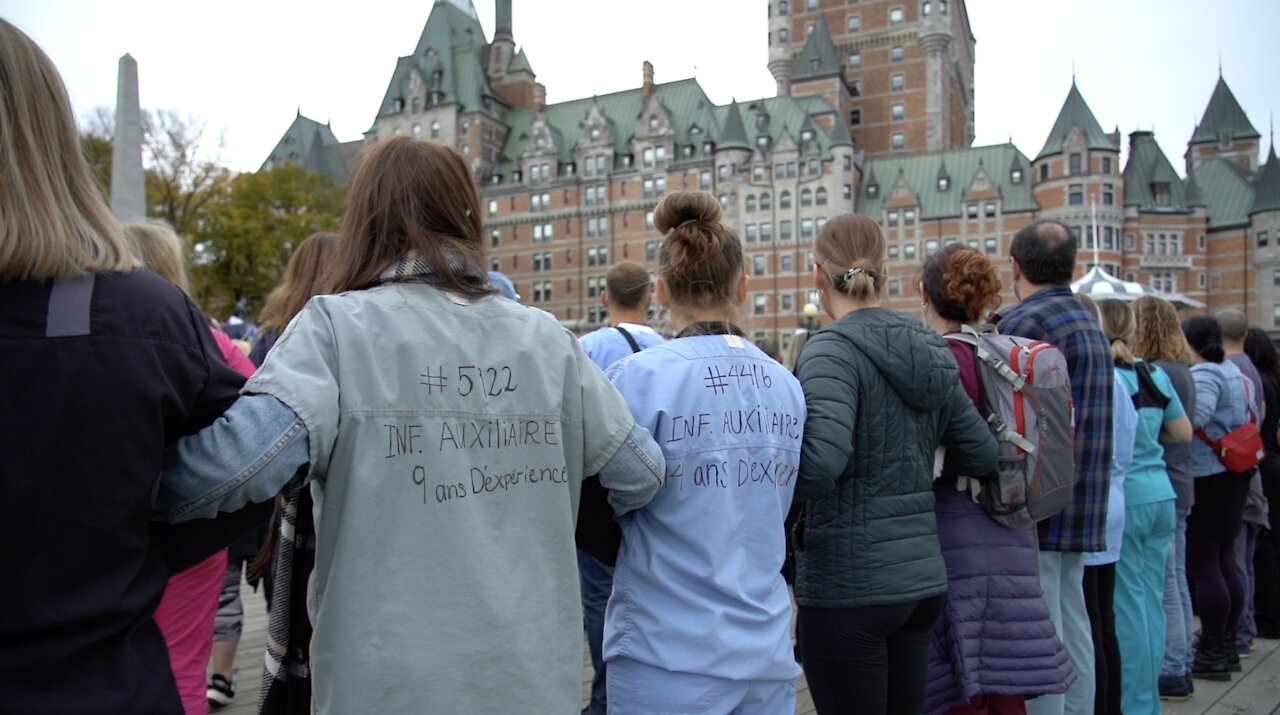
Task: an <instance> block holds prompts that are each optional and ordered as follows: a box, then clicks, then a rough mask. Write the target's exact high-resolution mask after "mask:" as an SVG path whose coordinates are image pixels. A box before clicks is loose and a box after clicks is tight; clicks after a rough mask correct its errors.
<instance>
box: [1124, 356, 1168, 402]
mask: <svg viewBox="0 0 1280 715" xmlns="http://www.w3.org/2000/svg"><path fill="white" fill-rule="evenodd" d="M1120 367H1121V368H1122V369H1123V368H1126V367H1128V366H1126V365H1122V366H1120ZM1133 370H1134V371H1135V372H1137V373H1138V391H1137V392H1135V393H1133V407H1134V409H1137V410H1141V409H1144V408H1148V407H1154V408H1156V409H1159V410H1163V409H1164V408H1166V407H1168V406H1169V403H1170V402H1172V400H1171V399H1170V398H1169V396H1168V395H1166V394H1164V393H1163V392H1161V391H1160V387H1159V386H1158V385H1156V381H1155V380H1154V379H1152V377H1151V366H1150V365H1148V364H1147V363H1146V362H1145V361H1143V360H1139V361H1137V362H1136V363H1134V364H1133Z"/></svg>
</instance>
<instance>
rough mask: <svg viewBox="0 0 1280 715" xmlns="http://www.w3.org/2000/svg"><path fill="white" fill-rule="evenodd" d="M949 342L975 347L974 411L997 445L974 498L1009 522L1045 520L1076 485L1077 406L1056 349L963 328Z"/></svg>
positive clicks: (1067, 499) (998, 518) (1059, 508)
mask: <svg viewBox="0 0 1280 715" xmlns="http://www.w3.org/2000/svg"><path fill="white" fill-rule="evenodd" d="M961 330H962V332H960V333H952V334H950V335H947V336H946V337H947V339H949V340H955V341H957V342H962V343H965V344H967V345H972V346H973V347H974V354H975V355H976V356H977V358H978V360H977V367H978V385H979V394H980V396H981V404H980V406H979V412H980V413H981V414H982V415H983V417H985V418H986V419H987V424H988V425H989V426H990V427H991V432H992V434H994V435H995V438H996V443H997V445H998V446H999V449H1000V457H999V462H998V464H999V466H998V469H997V472H996V473H995V474H993V475H990V476H989V477H988V478H986V479H984V480H983V482H982V492H981V494H980V495H979V501H980V502H981V504H982V506H983V508H984V509H985V510H986V512H987V514H988V515H989V516H990V517H991V518H992V519H995V520H996V521H998V522H1000V523H1001V524H1004V525H1005V526H1008V527H1018V526H1026V525H1028V524H1031V523H1034V522H1037V521H1041V520H1043V519H1047V518H1049V517H1051V516H1053V515H1054V514H1057V513H1058V512H1060V511H1062V509H1063V508H1065V507H1066V506H1067V505H1068V504H1070V503H1071V499H1072V496H1073V493H1074V491H1075V483H1076V460H1075V408H1074V406H1073V404H1072V400H1071V380H1070V376H1069V373H1068V371H1067V359H1066V357H1065V356H1063V354H1062V351H1061V350H1059V349H1058V348H1056V347H1054V346H1053V345H1050V344H1049V343H1046V342H1043V341H1040V340H1028V339H1027V338H1019V337H1015V336H1012V335H1001V334H999V333H997V332H996V331H995V328H994V327H992V326H990V325H979V326H976V327H971V326H968V325H965V326H962V328H961Z"/></svg>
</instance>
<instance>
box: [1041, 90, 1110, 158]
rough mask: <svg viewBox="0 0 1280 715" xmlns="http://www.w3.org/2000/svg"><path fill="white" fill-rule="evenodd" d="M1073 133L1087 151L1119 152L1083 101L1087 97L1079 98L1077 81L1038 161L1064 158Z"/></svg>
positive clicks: (1068, 93) (1050, 131)
mask: <svg viewBox="0 0 1280 715" xmlns="http://www.w3.org/2000/svg"><path fill="white" fill-rule="evenodd" d="M1073 130H1074V131H1077V132H1079V137H1080V139H1081V140H1082V141H1083V147H1084V148H1087V149H1103V150H1106V151H1118V150H1119V148H1118V147H1117V146H1116V142H1115V141H1113V140H1112V138H1111V136H1109V135H1108V134H1107V133H1106V132H1105V131H1104V130H1103V129H1102V125H1101V124H1099V123H1098V119H1097V117H1095V116H1093V110H1091V109H1089V104H1088V103H1087V102H1085V101H1084V96H1083V95H1081V94H1080V89H1079V88H1078V87H1076V81H1075V80H1074V79H1072V80H1071V90H1070V91H1068V92H1067V99H1066V101H1064V102H1063V103H1062V109H1061V110H1060V111H1059V112H1058V119H1057V120H1056V121H1054V123H1053V129H1050V130H1049V136H1048V138H1046V139H1045V142H1044V147H1043V148H1042V149H1040V153H1039V154H1036V161H1040V160H1041V159H1043V158H1045V157H1047V156H1053V155H1055V154H1061V153H1062V152H1063V147H1064V146H1065V144H1066V143H1067V140H1068V137H1070V136H1071V134H1072V131H1073Z"/></svg>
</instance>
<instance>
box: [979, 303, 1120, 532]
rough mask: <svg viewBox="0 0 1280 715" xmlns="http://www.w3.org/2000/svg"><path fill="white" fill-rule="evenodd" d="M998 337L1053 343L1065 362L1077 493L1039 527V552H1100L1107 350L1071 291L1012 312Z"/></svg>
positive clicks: (1108, 446) (1107, 439)
mask: <svg viewBox="0 0 1280 715" xmlns="http://www.w3.org/2000/svg"><path fill="white" fill-rule="evenodd" d="M1000 332H1001V333H1004V334H1006V335H1019V336H1022V337H1024V338H1030V339H1032V340H1044V341H1046V342H1050V343H1053V344H1054V345H1056V346H1058V348H1059V349H1061V350H1062V352H1063V354H1065V355H1066V358H1067V369H1068V371H1070V373H1071V396H1072V398H1073V399H1074V400H1075V408H1076V444H1075V447H1076V489H1075V498H1074V499H1073V500H1072V502H1071V504H1070V505H1069V506H1067V508H1066V509H1063V510H1062V511H1061V512H1060V513H1058V514H1056V515H1054V516H1053V517H1051V518H1049V519H1045V520H1044V521H1042V522H1040V524H1039V531H1040V549H1041V550H1043V551H1103V550H1105V549H1106V547H1107V544H1106V539H1107V496H1108V493H1109V489H1110V486H1111V451H1112V434H1111V409H1112V405H1111V396H1112V387H1113V377H1112V358H1111V344H1110V343H1109V342H1108V341H1107V337H1106V335H1104V334H1103V332H1102V330H1101V329H1100V328H1099V326H1098V322H1097V321H1096V320H1094V319H1093V315H1091V314H1090V313H1089V311H1088V310H1087V309H1086V308H1085V307H1084V304H1082V303H1081V302H1080V301H1079V300H1077V299H1076V297H1075V295H1073V294H1072V293H1071V289H1069V288H1067V287H1066V286H1053V287H1050V288H1046V289H1044V290H1042V291H1040V292H1039V293H1036V294H1035V295H1033V296H1031V297H1030V298H1027V299H1026V300H1024V301H1022V302H1021V303H1019V304H1017V305H1015V306H1014V307H1012V308H1010V309H1009V310H1008V312H1007V313H1005V315H1004V317H1003V318H1002V319H1001V320H1000Z"/></svg>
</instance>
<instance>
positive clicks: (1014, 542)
mask: <svg viewBox="0 0 1280 715" xmlns="http://www.w3.org/2000/svg"><path fill="white" fill-rule="evenodd" d="M933 491H934V497H935V499H936V502H937V506H936V508H935V513H936V514H937V518H938V541H939V542H940V543H941V545H942V557H943V560H944V561H945V562H946V564H947V584H948V588H949V590H948V592H947V607H946V610H945V611H944V612H943V614H942V618H941V619H940V620H939V621H938V627H937V629H935V630H934V634H933V639H932V641H931V642H930V644H929V687H928V691H927V693H926V695H925V712H926V713H930V714H931V715H932V714H934V713H942V712H946V711H947V710H948V709H949V708H951V707H954V706H956V705H963V704H966V703H968V702H969V700H970V699H972V698H973V696H975V695H979V694H983V693H985V694H989V695H996V694H999V695H1046V694H1058V693H1064V692H1066V690H1067V688H1068V687H1069V686H1070V685H1071V683H1073V682H1074V681H1075V679H1076V676H1075V672H1074V671H1073V670H1072V668H1071V662H1070V661H1069V660H1068V658H1067V653H1066V651H1065V650H1063V647H1062V642H1061V641H1060V640H1058V636H1057V635H1056V633H1055V632H1054V628H1053V622H1052V621H1050V620H1049V607H1048V605H1046V604H1045V600H1044V595H1043V593H1042V592H1041V590H1040V577H1039V557H1038V553H1037V548H1036V541H1035V532H1034V531H1033V530H1032V529H1030V528H1026V529H1009V528H1006V527H1004V526H1001V525H1000V524H997V523H996V522H994V521H992V520H991V518H990V517H988V516H987V515H986V513H985V512H984V511H983V510H982V507H981V506H979V505H977V504H975V503H974V502H973V500H972V499H970V498H969V494H968V492H957V491H956V488H955V485H954V484H943V483H939V484H936V485H935V486H934V490H933Z"/></svg>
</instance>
